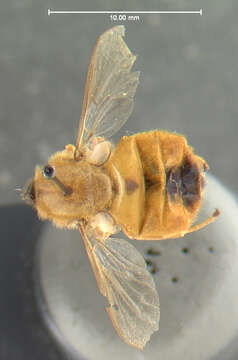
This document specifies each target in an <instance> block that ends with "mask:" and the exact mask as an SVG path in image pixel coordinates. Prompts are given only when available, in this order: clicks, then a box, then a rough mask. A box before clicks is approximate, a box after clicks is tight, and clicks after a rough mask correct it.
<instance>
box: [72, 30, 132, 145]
mask: <svg viewBox="0 0 238 360" xmlns="http://www.w3.org/2000/svg"><path fill="white" fill-rule="evenodd" d="M124 34H125V27H124V26H123V25H120V26H115V27H114V28H112V29H109V30H107V31H105V32H104V33H103V34H102V35H101V36H100V37H99V39H98V41H97V43H96V45H95V47H94V50H93V54H92V57H91V60H90V64H89V68H88V75H87V80H86V86H85V92H84V99H83V107H82V114H81V117H80V122H79V129H78V136H77V141H76V149H77V150H78V149H79V147H80V146H81V145H82V144H83V143H85V142H87V141H88V140H89V139H90V137H91V136H103V137H105V138H108V137H110V136H112V135H113V134H114V133H115V132H117V131H118V130H119V129H120V128H121V127H122V125H123V124H124V123H125V122H126V120H127V119H128V117H129V116H130V114H131V112H132V110H133V106H134V101H133V98H134V95H135V92H136V88H137V85H138V83H139V72H138V71H136V72H130V71H131V68H132V66H133V64H134V62H135V59H136V56H134V55H133V54H132V53H131V51H130V50H129V48H128V47H127V45H126V43H125V42H124V40H123V38H122V37H123V36H124Z"/></svg>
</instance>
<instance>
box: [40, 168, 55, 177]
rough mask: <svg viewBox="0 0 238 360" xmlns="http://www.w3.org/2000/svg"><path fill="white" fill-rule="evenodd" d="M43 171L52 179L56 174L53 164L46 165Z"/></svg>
mask: <svg viewBox="0 0 238 360" xmlns="http://www.w3.org/2000/svg"><path fill="white" fill-rule="evenodd" d="M42 173H43V175H44V176H45V177H46V178H47V179H52V178H53V177H54V176H55V169H54V167H53V166H51V165H45V166H44V167H43V170H42Z"/></svg>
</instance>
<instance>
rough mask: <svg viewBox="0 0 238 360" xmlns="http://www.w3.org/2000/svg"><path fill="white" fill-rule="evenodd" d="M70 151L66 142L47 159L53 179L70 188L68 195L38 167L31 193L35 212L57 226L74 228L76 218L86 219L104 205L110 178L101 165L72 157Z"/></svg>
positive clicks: (108, 198) (72, 150)
mask: <svg viewBox="0 0 238 360" xmlns="http://www.w3.org/2000/svg"><path fill="white" fill-rule="evenodd" d="M74 151H75V147H74V146H73V145H67V146H66V147H65V150H63V151H59V152H57V153H55V154H54V155H52V156H51V157H50V158H49V160H48V164H49V165H51V166H53V167H54V168H55V171H56V174H57V179H59V180H60V181H62V183H63V184H64V186H65V187H66V188H70V189H71V193H70V194H69V195H67V196H64V195H63V193H62V190H61V189H60V188H59V187H58V186H57V185H56V184H55V183H54V182H52V181H49V180H48V179H46V178H45V177H44V176H43V174H42V169H41V168H40V167H38V168H36V172H35V178H34V189H35V194H34V196H35V207H36V208H37V211H38V214H39V216H40V217H41V218H42V219H49V220H52V221H53V222H54V224H55V225H57V226H59V227H68V228H74V227H75V226H77V221H78V220H80V219H82V218H83V219H85V220H86V221H87V220H88V219H89V218H90V217H92V216H93V215H95V214H96V213H98V212H99V211H101V210H102V209H104V208H105V207H107V206H108V205H109V203H110V201H111V197H112V189H111V181H110V179H109V177H108V176H107V175H106V174H105V173H104V172H103V170H102V168H101V167H98V166H94V165H92V164H89V163H88V162H87V161H86V160H82V161H75V159H74Z"/></svg>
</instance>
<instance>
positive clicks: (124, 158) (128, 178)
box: [105, 130, 208, 240]
mask: <svg viewBox="0 0 238 360" xmlns="http://www.w3.org/2000/svg"><path fill="white" fill-rule="evenodd" d="M105 168H106V169H107V171H108V172H109V173H110V176H111V177H112V179H113V182H114V192H115V197H114V200H113V202H112V205H111V207H110V210H109V211H110V214H111V215H112V216H113V217H114V219H115V220H116V221H117V222H118V223H120V224H121V226H122V228H123V230H124V232H125V233H126V234H127V236H128V237H130V238H136V239H142V240H143V239H144V240H148V239H163V238H169V237H177V236H182V235H184V233H186V232H188V231H189V226H190V225H191V224H192V223H193V221H194V219H195V217H196V215H197V213H198V211H199V208H200V206H201V199H202V188H203V171H204V169H207V168H208V166H207V164H206V162H205V160H203V159H202V158H201V157H198V156H197V155H195V154H194V153H193V150H192V148H191V147H190V146H188V145H187V141H186V139H185V138H184V136H182V135H178V134H173V133H169V132H166V131H158V130H154V131H150V132H146V133H139V134H135V135H133V136H124V137H123V138H122V139H121V140H120V141H119V144H118V145H117V147H116V149H115V150H114V152H113V154H112V155H111V157H110V159H109V161H108V162H107V163H106V164H105Z"/></svg>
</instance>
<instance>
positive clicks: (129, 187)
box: [125, 179, 139, 194]
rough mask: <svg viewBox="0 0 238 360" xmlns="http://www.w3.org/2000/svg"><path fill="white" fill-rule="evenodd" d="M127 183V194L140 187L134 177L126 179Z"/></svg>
mask: <svg viewBox="0 0 238 360" xmlns="http://www.w3.org/2000/svg"><path fill="white" fill-rule="evenodd" d="M125 185H126V192H127V194H132V193H133V192H134V191H135V190H136V189H137V188H138V187H139V184H138V183H137V182H136V181H134V180H132V179H126V181H125Z"/></svg>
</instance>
